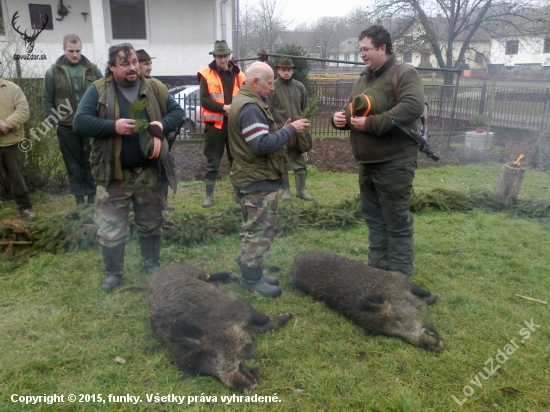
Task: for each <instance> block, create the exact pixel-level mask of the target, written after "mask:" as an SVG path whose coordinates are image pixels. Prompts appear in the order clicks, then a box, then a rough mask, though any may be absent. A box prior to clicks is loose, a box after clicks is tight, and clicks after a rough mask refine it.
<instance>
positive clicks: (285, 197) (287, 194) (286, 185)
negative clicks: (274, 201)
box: [281, 173, 290, 201]
mask: <svg viewBox="0 0 550 412" xmlns="http://www.w3.org/2000/svg"><path fill="white" fill-rule="evenodd" d="M281 188H282V189H283V200H285V201H287V200H290V182H289V181H288V174H287V173H285V175H284V176H283V184H282V185H281Z"/></svg>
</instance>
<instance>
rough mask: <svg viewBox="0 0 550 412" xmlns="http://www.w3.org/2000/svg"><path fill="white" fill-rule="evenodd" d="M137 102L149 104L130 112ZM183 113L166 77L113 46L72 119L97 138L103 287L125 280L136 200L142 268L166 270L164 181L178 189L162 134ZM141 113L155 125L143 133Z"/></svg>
mask: <svg viewBox="0 0 550 412" xmlns="http://www.w3.org/2000/svg"><path fill="white" fill-rule="evenodd" d="M137 100H140V101H145V103H146V104H145V107H144V108H143V109H142V110H141V111H140V112H139V113H138V114H137V115H136V116H135V118H131V116H130V105H131V104H132V103H134V102H135V101H137ZM183 115H184V112H183V109H182V108H181V106H180V105H179V104H178V103H177V102H176V101H175V100H174V98H173V97H172V96H171V95H170V94H169V93H168V90H167V89H166V87H165V86H164V85H163V84H162V83H161V82H159V81H158V80H155V79H146V78H145V77H144V76H143V75H141V74H140V69H139V62H138V58H137V55H136V52H135V50H134V48H133V47H132V45H131V44H129V43H122V44H118V45H114V46H111V47H110V48H109V60H108V70H107V75H106V77H105V79H101V80H97V81H95V82H94V84H93V85H92V86H91V87H90V88H89V89H88V90H87V91H86V94H85V95H84V97H83V98H82V103H81V104H80V106H79V107H78V111H77V113H76V117H75V120H74V128H75V131H76V132H77V133H81V134H85V135H87V136H90V137H91V146H92V153H91V156H90V164H91V166H92V173H93V175H94V179H95V181H96V182H97V185H98V188H97V199H96V202H95V216H94V217H95V221H96V222H97V226H98V232H97V236H98V239H99V243H100V244H101V250H102V254H103V261H104V263H105V280H104V281H103V284H102V286H101V288H102V289H103V290H104V291H105V292H110V291H111V290H113V289H114V288H115V287H116V286H118V285H119V284H120V283H121V281H122V275H123V271H124V248H125V239H126V235H127V234H128V232H129V211H130V204H132V205H133V208H134V222H135V225H136V232H137V236H138V239H139V247H140V250H141V258H142V261H143V268H144V270H145V271H146V272H147V273H148V274H151V275H152V274H154V273H155V272H156V271H157V270H158V269H159V268H160V238H161V233H162V223H163V218H162V210H163V199H164V187H165V184H168V185H170V187H172V189H174V190H176V176H175V170H174V162H173V160H172V157H171V155H170V154H169V153H168V149H167V146H168V142H167V140H166V139H165V138H164V137H165V136H167V135H168V134H169V133H171V132H173V131H174V130H175V129H176V127H177V126H178V125H179V124H180V122H181V119H182V118H183ZM136 119H145V120H147V122H148V124H149V127H148V128H147V129H146V130H143V131H141V132H137V131H136V128H135V126H134V124H135V123H136ZM153 129H154V130H153ZM146 132H147V133H149V134H146ZM152 136H155V137H157V138H158V140H160V142H159V141H158V140H155V139H152ZM143 137H144V138H145V139H142V138H143ZM144 141H145V142H147V141H148V142H156V143H155V144H157V145H160V146H159V149H160V150H159V152H160V153H161V154H160V156H159V157H154V156H153V154H151V155H149V153H147V154H144V152H143V147H142V145H141V143H142V142H144ZM161 148H164V149H165V152H164V155H163V154H162V153H163V151H162V149H161Z"/></svg>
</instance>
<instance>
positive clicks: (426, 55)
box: [420, 52, 430, 62]
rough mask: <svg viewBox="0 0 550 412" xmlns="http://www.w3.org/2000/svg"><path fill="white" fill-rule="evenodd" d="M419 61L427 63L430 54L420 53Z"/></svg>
mask: <svg viewBox="0 0 550 412" xmlns="http://www.w3.org/2000/svg"><path fill="white" fill-rule="evenodd" d="M420 61H421V62H429V61H430V53H428V52H422V53H420Z"/></svg>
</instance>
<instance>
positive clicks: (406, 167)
mask: <svg viewBox="0 0 550 412" xmlns="http://www.w3.org/2000/svg"><path fill="white" fill-rule="evenodd" d="M416 156H417V153H415V154H414V155H411V156H407V157H403V158H400V159H395V160H391V161H389V162H383V163H362V164H360V165H359V189H360V198H361V212H362V214H363V217H364V218H365V220H366V222H367V225H368V227H369V256H368V258H369V265H371V266H374V267H377V268H380V269H385V270H391V271H396V272H401V273H403V274H404V275H406V276H411V275H412V274H413V261H414V239H413V235H414V228H413V218H412V216H411V213H410V211H409V208H410V205H411V200H412V183H413V179H414V171H415V170H416V168H417V165H416Z"/></svg>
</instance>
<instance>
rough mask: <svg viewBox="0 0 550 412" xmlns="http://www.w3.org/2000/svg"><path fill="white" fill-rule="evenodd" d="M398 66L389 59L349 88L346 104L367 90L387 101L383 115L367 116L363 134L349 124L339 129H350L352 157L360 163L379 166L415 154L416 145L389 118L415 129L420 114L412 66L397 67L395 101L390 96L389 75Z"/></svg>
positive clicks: (419, 87)
mask: <svg viewBox="0 0 550 412" xmlns="http://www.w3.org/2000/svg"><path fill="white" fill-rule="evenodd" d="M396 64H399V63H398V62H397V60H396V58H395V56H393V55H392V56H390V58H389V59H388V60H387V61H386V62H385V63H384V64H383V65H382V66H380V67H379V68H378V69H377V70H375V71H374V72H372V71H370V70H369V69H366V70H365V71H363V73H361V76H360V77H359V79H358V80H357V81H356V82H355V85H354V86H353V89H352V92H351V95H350V97H349V100H348V104H349V103H350V102H351V101H352V100H353V98H354V97H355V96H357V95H358V94H361V93H362V92H363V91H364V90H365V89H366V88H367V87H376V88H378V89H380V90H381V91H382V92H383V93H384V94H385V95H386V99H387V101H388V110H387V111H386V112H385V113H382V114H379V115H374V116H367V117H366V118H365V128H366V131H364V132H362V131H359V130H356V129H355V128H353V127H351V128H350V126H349V125H346V126H345V127H343V128H341V129H351V131H350V141H351V148H352V152H353V156H354V157H355V160H357V161H358V162H360V163H381V162H387V161H389V160H394V159H399V158H401V157H406V156H410V155H412V154H414V153H416V151H417V148H418V145H417V143H416V142H415V141H414V140H413V139H411V138H410V137H408V136H405V135H404V134H402V133H401V132H400V131H398V130H397V129H396V128H395V127H394V126H393V125H392V122H391V118H392V117H394V118H395V120H398V121H399V122H401V123H403V124H404V125H407V126H409V127H410V128H412V129H413V130H414V129H416V127H417V120H418V119H419V117H420V115H422V113H423V111H424V84H423V83H422V79H421V78H420V75H419V74H418V72H417V71H416V70H415V69H414V67H412V66H409V65H407V64H401V67H399V69H398V74H397V96H398V101H397V102H396V101H395V99H394V95H393V87H392V72H393V67H394V66H395V65H396Z"/></svg>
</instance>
